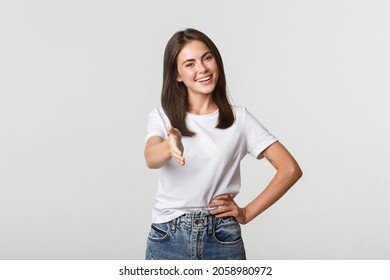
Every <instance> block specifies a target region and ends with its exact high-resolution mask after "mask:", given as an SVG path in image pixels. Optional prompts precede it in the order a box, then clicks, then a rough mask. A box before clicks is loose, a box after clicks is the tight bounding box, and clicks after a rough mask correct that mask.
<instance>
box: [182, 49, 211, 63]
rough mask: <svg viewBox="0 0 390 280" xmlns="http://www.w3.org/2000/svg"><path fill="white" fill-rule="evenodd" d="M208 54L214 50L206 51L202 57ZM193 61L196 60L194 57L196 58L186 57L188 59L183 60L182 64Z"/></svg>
mask: <svg viewBox="0 0 390 280" xmlns="http://www.w3.org/2000/svg"><path fill="white" fill-rule="evenodd" d="M208 54H212V52H211V51H208V52H205V53H204V54H203V55H202V56H201V58H204V57H205V56H207V55H208ZM192 61H195V59H194V58H189V59H186V60H184V61H183V63H182V65H183V64H186V63H187V62H192Z"/></svg>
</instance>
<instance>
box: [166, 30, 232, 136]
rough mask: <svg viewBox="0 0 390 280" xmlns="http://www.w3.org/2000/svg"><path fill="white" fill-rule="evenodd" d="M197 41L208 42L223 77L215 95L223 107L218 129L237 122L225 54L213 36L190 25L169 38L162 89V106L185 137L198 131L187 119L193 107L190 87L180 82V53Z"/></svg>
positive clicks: (219, 104) (173, 124) (219, 106)
mask: <svg viewBox="0 0 390 280" xmlns="http://www.w3.org/2000/svg"><path fill="white" fill-rule="evenodd" d="M193 40H198V41H201V42H202V43H204V44H205V45H206V46H207V47H208V48H209V49H210V51H211V53H212V54H213V56H214V57H215V60H216V63H217V66H218V70H219V78H218V81H217V84H216V86H215V89H214V92H213V93H212V95H211V96H212V98H213V101H214V103H215V104H216V105H217V107H218V109H219V117H218V124H217V126H216V128H220V129H225V128H228V127H230V126H231V125H232V124H233V123H234V114H233V110H232V107H231V104H230V103H229V100H228V98H227V91H226V77H225V71H224V68H223V62H222V57H221V55H220V53H219V51H218V49H217V47H216V46H215V44H214V43H213V41H211V39H210V38H209V37H207V36H206V35H205V34H203V33H202V32H200V31H198V30H195V29H192V28H188V29H185V30H183V31H178V32H176V33H175V34H174V35H173V36H172V37H171V39H169V41H168V43H167V46H166V47H165V52H164V69H163V86H162V92H161V105H162V107H163V109H164V111H165V114H166V115H167V116H168V118H169V120H170V122H171V125H172V126H173V127H175V128H177V129H178V130H179V131H180V132H181V134H182V135H183V136H193V135H195V133H194V132H192V131H190V130H189V129H188V128H187V125H186V122H185V118H186V113H187V110H188V107H189V103H188V92H187V87H186V86H185V85H184V83H182V82H177V80H176V77H177V75H178V72H177V56H178V55H179V53H180V51H181V50H182V49H183V47H184V46H185V45H186V44H188V43H189V42H191V41H193Z"/></svg>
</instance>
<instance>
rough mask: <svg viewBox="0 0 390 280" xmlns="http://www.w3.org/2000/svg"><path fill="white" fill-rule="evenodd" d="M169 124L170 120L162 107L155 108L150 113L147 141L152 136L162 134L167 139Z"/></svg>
mask: <svg viewBox="0 0 390 280" xmlns="http://www.w3.org/2000/svg"><path fill="white" fill-rule="evenodd" d="M168 126H169V120H168V118H167V117H166V115H165V114H164V112H163V111H162V109H158V108H154V109H153V110H152V111H151V112H150V113H149V117H148V123H147V127H146V137H145V141H147V140H148V139H149V138H150V137H151V136H160V137H161V138H163V139H165V138H166V137H167V135H168V130H167V127H168Z"/></svg>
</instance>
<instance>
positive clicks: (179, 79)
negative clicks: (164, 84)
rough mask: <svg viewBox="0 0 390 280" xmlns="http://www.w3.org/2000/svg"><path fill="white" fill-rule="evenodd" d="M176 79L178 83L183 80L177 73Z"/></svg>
mask: <svg viewBox="0 0 390 280" xmlns="http://www.w3.org/2000/svg"><path fill="white" fill-rule="evenodd" d="M176 81H177V82H178V83H181V82H182V81H183V80H182V79H181V78H180V76H179V75H177V77H176Z"/></svg>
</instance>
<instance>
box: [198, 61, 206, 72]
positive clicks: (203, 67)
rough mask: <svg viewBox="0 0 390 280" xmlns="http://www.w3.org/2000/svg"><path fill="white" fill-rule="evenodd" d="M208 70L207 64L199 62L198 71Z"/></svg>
mask: <svg viewBox="0 0 390 280" xmlns="http://www.w3.org/2000/svg"><path fill="white" fill-rule="evenodd" d="M207 71H208V68H207V66H206V65H205V64H204V63H203V62H202V63H199V69H198V72H200V73H206V72H207Z"/></svg>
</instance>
